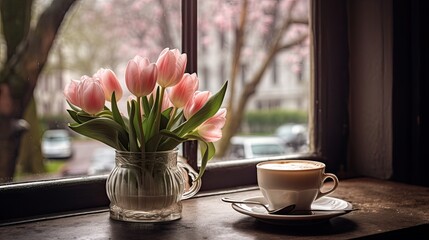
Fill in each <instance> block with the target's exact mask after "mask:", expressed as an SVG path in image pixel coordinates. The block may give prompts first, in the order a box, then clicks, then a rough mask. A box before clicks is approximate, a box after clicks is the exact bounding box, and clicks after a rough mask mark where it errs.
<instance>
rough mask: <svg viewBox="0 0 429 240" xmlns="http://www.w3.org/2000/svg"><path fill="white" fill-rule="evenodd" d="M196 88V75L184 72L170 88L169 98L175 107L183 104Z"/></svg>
mask: <svg viewBox="0 0 429 240" xmlns="http://www.w3.org/2000/svg"><path fill="white" fill-rule="evenodd" d="M197 89H198V77H197V74H196V73H193V74H192V75H190V74H189V73H185V74H184V75H183V77H182V80H181V81H180V82H179V83H178V84H177V85H175V86H173V87H172V88H171V91H170V92H169V96H170V100H171V102H172V103H173V105H174V106H175V107H176V108H181V107H183V106H185V104H186V103H188V101H189V100H190V99H191V98H192V96H193V95H194V93H195V91H197Z"/></svg>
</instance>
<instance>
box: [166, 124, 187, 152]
mask: <svg viewBox="0 0 429 240" xmlns="http://www.w3.org/2000/svg"><path fill="white" fill-rule="evenodd" d="M159 133H160V134H161V135H162V136H165V137H168V138H171V139H174V140H175V141H176V142H177V145H179V144H180V143H182V142H185V141H187V140H188V138H182V137H179V136H177V134H174V133H173V132H172V131H169V130H167V129H162V130H161V131H160V132H159ZM177 145H176V146H177ZM176 146H173V147H172V148H171V149H174V147H176ZM163 150H170V149H163Z"/></svg>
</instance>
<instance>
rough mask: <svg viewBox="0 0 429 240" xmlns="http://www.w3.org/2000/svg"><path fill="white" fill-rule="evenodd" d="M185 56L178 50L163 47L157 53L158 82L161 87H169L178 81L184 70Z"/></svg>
mask: <svg viewBox="0 0 429 240" xmlns="http://www.w3.org/2000/svg"><path fill="white" fill-rule="evenodd" d="M186 62H187V57H186V54H185V53H183V54H181V53H180V52H179V50H177V49H172V50H170V49H169V48H165V49H164V50H162V52H161V53H160V54H159V57H158V60H157V61H156V65H157V67H158V84H159V85H160V86H161V87H163V88H166V87H171V86H174V85H176V84H177V83H179V81H180V80H181V79H182V76H183V74H184V72H185V68H186Z"/></svg>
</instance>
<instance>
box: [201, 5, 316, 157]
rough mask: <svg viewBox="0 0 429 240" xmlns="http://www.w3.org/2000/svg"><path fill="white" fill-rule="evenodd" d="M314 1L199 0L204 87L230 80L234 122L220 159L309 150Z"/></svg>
mask: <svg viewBox="0 0 429 240" xmlns="http://www.w3.org/2000/svg"><path fill="white" fill-rule="evenodd" d="M308 5H309V2H308V1H307V0H298V1H290V0H277V1H275V0H263V1H261V0H247V1H245V0H235V1H231V0H221V1H199V2H198V44H199V47H198V73H199V78H200V81H201V85H200V89H210V90H211V91H213V92H215V91H217V89H219V88H220V86H221V85H222V84H223V83H224V81H226V80H228V82H229V83H228V84H229V85H228V88H229V92H228V96H227V99H225V101H224V107H226V108H227V109H228V115H229V117H230V120H231V121H230V122H228V121H227V124H226V126H225V128H224V130H223V138H222V139H221V140H220V141H219V142H217V143H216V146H217V153H218V156H216V158H215V159H214V160H213V161H214V162H216V161H223V160H233V159H240V158H254V157H262V156H272V155H284V154H292V153H303V152H307V151H308V149H309V148H308V139H309V137H308V130H307V129H308V127H307V126H308V111H309V84H310V57H309V56H310V54H309V52H310V48H309V45H310V40H309V39H310V38H309V27H308V26H309V21H308V16H309V6H308Z"/></svg>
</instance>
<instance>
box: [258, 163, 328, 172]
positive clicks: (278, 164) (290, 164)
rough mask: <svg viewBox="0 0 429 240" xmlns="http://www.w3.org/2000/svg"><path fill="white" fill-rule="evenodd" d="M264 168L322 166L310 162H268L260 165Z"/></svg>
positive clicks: (302, 168)
mask: <svg viewBox="0 0 429 240" xmlns="http://www.w3.org/2000/svg"><path fill="white" fill-rule="evenodd" d="M260 167H261V168H264V169H272V170H305V169H314V168H320V167H321V166H320V165H318V164H314V163H308V162H277V163H266V164H263V165H261V166H260Z"/></svg>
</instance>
